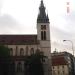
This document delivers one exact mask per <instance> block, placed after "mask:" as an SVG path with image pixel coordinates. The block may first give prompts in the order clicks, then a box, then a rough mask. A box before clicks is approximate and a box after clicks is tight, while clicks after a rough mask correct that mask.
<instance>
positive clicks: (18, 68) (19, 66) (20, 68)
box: [17, 62, 22, 72]
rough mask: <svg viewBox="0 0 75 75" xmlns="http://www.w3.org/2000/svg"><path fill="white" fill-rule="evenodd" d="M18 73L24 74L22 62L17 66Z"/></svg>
mask: <svg viewBox="0 0 75 75" xmlns="http://www.w3.org/2000/svg"><path fill="white" fill-rule="evenodd" d="M17 72H22V63H21V62H19V63H18V64H17Z"/></svg>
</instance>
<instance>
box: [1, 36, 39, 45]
mask: <svg viewBox="0 0 75 75" xmlns="http://www.w3.org/2000/svg"><path fill="white" fill-rule="evenodd" d="M0 44H3V45H32V44H38V41H37V35H0Z"/></svg>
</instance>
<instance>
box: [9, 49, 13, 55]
mask: <svg viewBox="0 0 75 75" xmlns="http://www.w3.org/2000/svg"><path fill="white" fill-rule="evenodd" d="M10 56H13V48H10Z"/></svg>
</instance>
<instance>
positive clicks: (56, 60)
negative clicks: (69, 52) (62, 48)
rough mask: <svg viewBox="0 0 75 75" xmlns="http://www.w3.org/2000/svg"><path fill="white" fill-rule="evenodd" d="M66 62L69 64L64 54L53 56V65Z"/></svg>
mask: <svg viewBox="0 0 75 75" xmlns="http://www.w3.org/2000/svg"><path fill="white" fill-rule="evenodd" d="M66 64H67V60H66V59H65V57H64V56H62V55H61V56H59V55H57V56H56V55H55V56H52V66H57V65H66Z"/></svg>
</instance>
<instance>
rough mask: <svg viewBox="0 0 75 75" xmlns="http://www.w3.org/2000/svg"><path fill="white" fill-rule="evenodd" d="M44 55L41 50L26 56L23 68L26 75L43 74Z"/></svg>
mask: <svg viewBox="0 0 75 75" xmlns="http://www.w3.org/2000/svg"><path fill="white" fill-rule="evenodd" d="M44 58H45V56H44V55H43V53H42V52H37V53H35V54H32V55H31V56H28V57H27V60H26V63H25V65H26V66H25V68H26V71H27V72H26V75H44V69H43V59H44Z"/></svg>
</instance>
